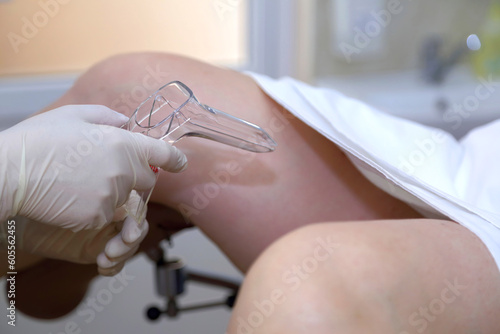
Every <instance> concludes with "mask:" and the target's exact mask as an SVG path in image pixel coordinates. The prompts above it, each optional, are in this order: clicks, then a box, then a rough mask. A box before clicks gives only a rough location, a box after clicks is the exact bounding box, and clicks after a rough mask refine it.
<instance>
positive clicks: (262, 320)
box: [230, 225, 399, 333]
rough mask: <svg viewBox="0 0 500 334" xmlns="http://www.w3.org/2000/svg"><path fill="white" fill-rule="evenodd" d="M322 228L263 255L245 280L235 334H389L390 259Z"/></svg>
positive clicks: (293, 237)
mask: <svg viewBox="0 0 500 334" xmlns="http://www.w3.org/2000/svg"><path fill="white" fill-rule="evenodd" d="M325 227H326V225H325V226H321V225H310V226H307V227H304V228H301V229H299V230H296V231H294V232H292V233H291V234H289V235H287V236H285V237H284V238H282V239H279V240H278V241H277V242H275V243H274V244H273V245H272V246H271V247H269V248H268V249H267V250H266V251H265V252H264V253H263V254H262V256H261V257H260V258H259V259H258V260H257V261H256V263H255V264H254V266H253V267H252V268H251V269H250V271H249V273H248V276H247V278H246V279H245V283H244V286H243V288H242V291H241V293H240V296H239V300H238V304H237V307H236V309H235V313H234V315H233V318H232V320H231V326H230V329H231V331H230V332H231V333H233V332H234V333H238V330H239V331H240V332H242V331H241V330H242V328H243V327H244V326H247V327H248V328H246V329H249V328H251V329H252V330H254V333H259V332H260V331H262V332H273V330H274V331H276V332H280V331H281V332H282V331H283V329H287V332H290V333H302V332H303V331H302V329H304V330H305V329H306V328H307V331H308V332H309V331H312V332H315V333H331V332H335V331H345V330H358V331H359V332H360V333H361V332H363V331H362V330H363V328H364V329H366V332H372V333H378V332H381V333H382V332H384V333H390V332H391V331H390V327H391V324H390V315H391V313H392V310H391V306H390V305H391V303H390V302H389V300H390V293H391V291H392V290H393V289H396V288H397V287H396V286H397V284H399V283H398V282H397V280H396V279H395V277H391V274H390V271H387V270H386V269H387V268H386V265H385V263H387V257H388V256H389V255H388V254H387V253H386V252H385V250H384V249H383V247H377V244H376V243H373V244H366V243H361V242H359V241H358V240H357V238H356V236H355V235H349V233H347V232H346V231H342V230H340V231H338V233H335V232H336V231H335V229H333V230H331V233H329V232H328V229H327V228H325ZM370 301H371V302H370ZM373 301H376V302H373ZM384 301H386V302H384ZM365 326H366V328H365ZM238 328H239V329H238ZM304 332H305V331H304ZM354 332H356V331H354ZM242 333H244V331H243V332H242Z"/></svg>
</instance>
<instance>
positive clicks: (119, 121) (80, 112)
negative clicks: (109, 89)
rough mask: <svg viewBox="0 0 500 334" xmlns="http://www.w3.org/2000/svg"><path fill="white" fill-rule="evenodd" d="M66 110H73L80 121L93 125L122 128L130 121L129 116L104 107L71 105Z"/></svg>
mask: <svg viewBox="0 0 500 334" xmlns="http://www.w3.org/2000/svg"><path fill="white" fill-rule="evenodd" d="M65 108H71V109H70V110H71V112H73V113H75V114H76V115H77V116H78V117H79V118H80V119H82V120H84V121H86V122H88V123H92V124H100V125H111V126H114V127H120V126H122V125H123V124H125V123H126V122H127V121H128V117H127V116H125V115H123V114H120V113H119V112H116V111H114V110H112V109H109V108H108V107H105V106H102V105H71V106H65Z"/></svg>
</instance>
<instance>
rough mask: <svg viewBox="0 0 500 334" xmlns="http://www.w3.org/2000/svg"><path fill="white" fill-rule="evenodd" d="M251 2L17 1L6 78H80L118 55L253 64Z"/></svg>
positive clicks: (1, 61) (0, 26)
mask: <svg viewBox="0 0 500 334" xmlns="http://www.w3.org/2000/svg"><path fill="white" fill-rule="evenodd" d="M244 2H245V0H240V1H238V2H235V1H223V0H221V1H220V3H219V4H217V3H214V2H213V1H196V0H183V1H158V0H141V1H134V0H106V1H81V0H64V1H63V0H59V1H58V0H40V1H35V0H10V1H7V2H4V3H0V36H3V38H1V39H0V50H2V52H1V53H0V75H13V74H33V73H37V74H39V73H54V72H79V71H82V70H84V69H86V68H88V67H89V66H90V65H92V64H94V63H96V62H98V61H100V60H102V59H104V58H106V57H109V56H111V55H114V54H118V53H125V52H137V51H163V52H175V53H180V54H184V55H187V56H191V57H194V58H198V59H202V60H206V61H210V62H215V63H219V64H225V65H228V66H238V65H239V64H241V63H243V62H244V61H245V57H246V54H247V50H246V38H245V36H246V26H247V20H246V15H245V3H244Z"/></svg>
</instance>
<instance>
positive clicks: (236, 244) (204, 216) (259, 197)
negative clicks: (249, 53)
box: [51, 54, 418, 270]
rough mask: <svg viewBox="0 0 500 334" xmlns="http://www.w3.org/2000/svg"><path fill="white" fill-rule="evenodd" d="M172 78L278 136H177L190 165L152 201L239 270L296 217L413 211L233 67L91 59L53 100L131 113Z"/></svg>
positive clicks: (151, 58)
mask: <svg viewBox="0 0 500 334" xmlns="http://www.w3.org/2000/svg"><path fill="white" fill-rule="evenodd" d="M172 80H180V81H182V82H184V83H185V84H187V85H188V86H189V87H191V89H192V90H193V91H194V93H195V94H196V96H197V97H198V98H199V99H200V101H202V102H203V103H206V104H208V105H211V106H212V107H215V108H218V109H220V110H222V111H225V112H227V113H230V114H233V115H235V116H238V117H241V118H244V119H246V120H248V121H250V122H253V123H255V124H258V125H260V126H261V127H263V128H265V129H266V130H268V132H269V133H270V134H271V135H272V136H273V137H274V139H275V140H276V141H277V143H278V149H277V150H276V151H275V152H273V153H268V154H253V153H248V152H245V151H242V150H238V149H235V148H232V147H228V146H225V145H221V144H218V143H214V142H210V141H208V140H203V139H194V138H188V139H183V140H182V141H181V142H179V143H178V147H179V148H181V149H182V150H183V151H185V152H186V154H187V156H188V159H189V168H188V170H187V171H185V172H184V173H181V174H179V175H175V174H169V173H162V175H161V176H160V179H159V182H158V184H157V186H156V189H155V192H154V194H153V198H152V200H153V201H155V202H158V203H161V204H165V205H167V206H170V207H172V208H175V209H177V210H180V211H181V212H182V213H183V214H184V216H185V217H186V218H189V219H190V220H191V221H192V222H193V223H194V224H196V225H197V226H198V227H199V228H201V229H202V230H203V231H204V232H205V233H206V234H207V235H208V236H209V237H210V238H211V239H212V240H213V241H214V242H215V243H216V244H217V245H218V246H219V247H220V248H221V249H222V250H223V251H224V252H225V253H226V254H227V255H228V256H229V257H230V258H231V260H232V261H233V262H234V263H235V264H236V265H237V266H238V267H239V268H241V269H242V270H246V269H247V268H248V266H249V265H250V264H251V263H252V261H253V260H254V259H255V258H256V257H257V255H258V254H259V253H260V252H261V251H262V250H263V249H264V248H265V247H266V246H267V245H269V244H270V243H271V242H272V241H273V240H275V239H276V238H278V237H279V236H281V235H283V234H285V233H287V232H288V231H291V230H292V229H295V228H297V227H299V226H303V225H306V224H310V223H314V222H319V221H345V220H368V219H390V218H408V217H418V215H417V214H416V213H415V212H414V211H413V210H412V209H410V208H409V207H408V206H406V205H405V204H403V203H402V202H400V201H398V200H396V199H394V198H392V197H390V196H388V195H386V194H385V193H383V192H382V191H380V190H379V189H378V188H376V187H374V186H373V185H371V184H370V183H369V182H368V181H367V180H366V179H365V178H363V177H362V176H361V175H360V174H359V173H358V171H357V170H356V169H355V168H353V166H352V165H351V163H350V162H349V161H348V159H347V158H346V156H345V155H344V154H343V153H342V152H341V151H340V150H339V149H338V148H337V147H336V146H335V145H334V144H332V143H331V142H330V141H328V140H326V139H325V138H323V137H322V136H321V135H319V134H318V133H317V132H316V131H314V130H312V129H311V128H309V127H308V126H306V125H305V124H304V123H302V122H301V121H299V120H297V119H294V118H293V117H291V116H290V114H289V113H288V112H287V111H285V110H283V109H282V108H281V107H280V106H279V105H277V104H276V103H275V102H274V101H273V100H272V99H270V98H269V97H268V96H267V95H265V94H264V93H263V92H262V91H261V90H260V89H259V88H258V86H257V85H256V84H255V83H254V81H253V80H251V79H250V78H249V77H247V76H245V75H242V74H240V73H237V72H235V71H231V70H226V69H221V68H218V67H214V66H211V65H207V64H204V63H200V62H197V61H194V60H191V59H187V58H183V57H177V56H172V55H167V54H141V55H139V54H138V55H124V56H118V57H114V58H110V59H108V60H106V61H104V62H102V63H100V64H98V65H96V66H94V67H93V68H91V69H90V70H89V71H88V72H87V73H85V74H84V75H83V76H81V78H80V79H79V80H78V81H77V82H76V84H75V86H74V87H73V88H72V89H71V90H70V91H69V92H68V93H67V94H65V95H64V96H63V97H62V98H61V99H60V100H59V101H57V102H56V103H55V104H54V105H53V106H51V108H52V107H55V106H59V105H63V104H103V105H106V106H108V107H110V108H113V109H115V110H119V111H121V112H124V113H125V114H128V115H130V114H131V113H132V111H133V110H134V109H135V107H136V106H137V105H138V104H139V103H140V102H141V101H142V100H143V99H144V98H146V96H147V95H148V94H149V93H151V92H153V91H154V90H155V89H156V88H158V87H159V86H161V85H163V84H164V83H167V82H169V81H172ZM146 91H147V92H148V93H146Z"/></svg>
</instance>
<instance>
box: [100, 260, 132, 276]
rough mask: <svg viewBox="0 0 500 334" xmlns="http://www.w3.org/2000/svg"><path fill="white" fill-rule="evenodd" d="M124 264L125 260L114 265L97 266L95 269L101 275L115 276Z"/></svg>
mask: <svg viewBox="0 0 500 334" xmlns="http://www.w3.org/2000/svg"><path fill="white" fill-rule="evenodd" d="M124 266H125V261H123V262H120V263H118V264H116V265H115V266H113V267H110V268H101V267H97V271H98V272H99V274H100V275H102V276H115V275H116V274H118V273H119V272H120V271H122V269H123V267H124Z"/></svg>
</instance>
